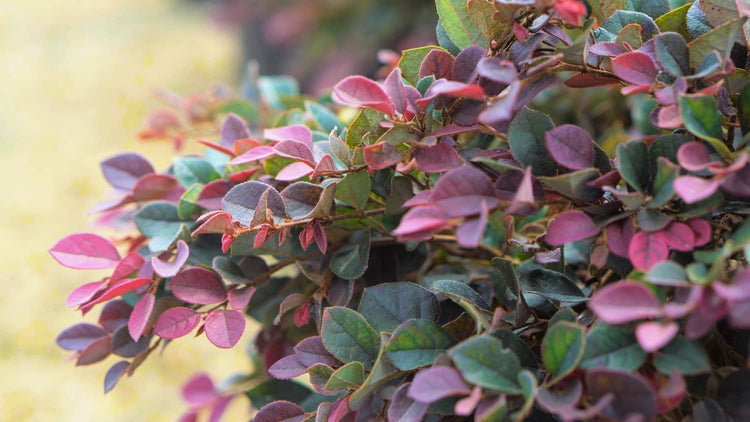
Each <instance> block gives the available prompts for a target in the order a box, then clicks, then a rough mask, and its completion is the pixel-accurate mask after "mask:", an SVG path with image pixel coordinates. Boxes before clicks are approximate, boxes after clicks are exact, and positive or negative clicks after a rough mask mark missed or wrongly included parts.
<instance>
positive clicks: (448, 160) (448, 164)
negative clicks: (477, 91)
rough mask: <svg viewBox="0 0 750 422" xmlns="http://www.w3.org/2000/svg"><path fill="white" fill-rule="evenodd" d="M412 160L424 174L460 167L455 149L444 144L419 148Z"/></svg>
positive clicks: (459, 159) (459, 160) (459, 158)
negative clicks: (415, 161)
mask: <svg viewBox="0 0 750 422" xmlns="http://www.w3.org/2000/svg"><path fill="white" fill-rule="evenodd" d="M433 51H438V50H433ZM399 158H400V157H399ZM414 158H415V159H416V160H417V167H419V169H420V170H422V171H423V172H425V173H442V172H444V171H448V170H451V169H454V168H456V167H460V166H461V157H459V156H458V152H456V148H454V147H452V146H451V145H448V144H445V143H439V144H437V145H434V146H431V147H427V148H420V149H418V150H417V151H416V152H415V153H414Z"/></svg>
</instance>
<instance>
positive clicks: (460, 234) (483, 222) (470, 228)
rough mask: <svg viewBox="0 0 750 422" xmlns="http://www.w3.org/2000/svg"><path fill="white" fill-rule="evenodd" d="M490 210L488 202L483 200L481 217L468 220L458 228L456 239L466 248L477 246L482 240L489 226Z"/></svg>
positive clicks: (480, 209)
mask: <svg viewBox="0 0 750 422" xmlns="http://www.w3.org/2000/svg"><path fill="white" fill-rule="evenodd" d="M488 218H489V210H488V209H487V203H486V202H485V201H482V202H481V203H480V208H479V218H472V219H470V220H466V221H464V222H463V223H461V225H460V226H459V227H458V229H456V241H457V242H458V244H459V245H461V246H462V247H464V248H476V247H477V246H479V243H480V242H481V240H482V235H483V234H484V229H485V227H486V226H487V219H488Z"/></svg>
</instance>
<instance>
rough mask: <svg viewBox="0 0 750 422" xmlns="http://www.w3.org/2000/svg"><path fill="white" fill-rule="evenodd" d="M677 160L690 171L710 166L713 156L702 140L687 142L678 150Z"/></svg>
mask: <svg viewBox="0 0 750 422" xmlns="http://www.w3.org/2000/svg"><path fill="white" fill-rule="evenodd" d="M677 162H679V163H680V166H682V168H684V169H685V170H688V171H700V170H703V169H705V168H707V167H708V164H709V163H710V162H711V157H710V155H709V153H708V148H706V146H705V145H703V144H702V143H700V142H695V141H693V142H687V143H684V144H682V145H681V146H680V148H679V149H678V150H677Z"/></svg>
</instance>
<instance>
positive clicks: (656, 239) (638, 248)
mask: <svg viewBox="0 0 750 422" xmlns="http://www.w3.org/2000/svg"><path fill="white" fill-rule="evenodd" d="M628 257H629V258H630V262H631V263H632V264H633V266H634V267H635V268H637V269H639V270H644V271H645V270H648V269H649V268H651V267H652V266H653V265H654V264H656V263H657V262H659V261H664V260H665V259H667V258H669V248H668V247H667V243H666V242H665V241H664V235H663V234H662V233H659V232H654V233H649V232H646V231H640V232H638V233H636V234H635V235H634V236H633V238H632V239H631V240H630V245H629V246H628Z"/></svg>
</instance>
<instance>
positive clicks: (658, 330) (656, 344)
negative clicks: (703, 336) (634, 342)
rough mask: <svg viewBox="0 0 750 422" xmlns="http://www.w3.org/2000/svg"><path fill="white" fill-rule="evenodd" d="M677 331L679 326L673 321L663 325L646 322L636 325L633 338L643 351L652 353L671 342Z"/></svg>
mask: <svg viewBox="0 0 750 422" xmlns="http://www.w3.org/2000/svg"><path fill="white" fill-rule="evenodd" d="M678 331H680V326H679V325H678V324H677V323H676V322H674V321H670V322H663V323H662V322H656V321H646V322H642V323H640V324H638V327H636V329H635V337H636V338H637V339H638V344H640V345H641V347H642V348H643V350H645V351H646V352H647V353H653V352H656V351H657V350H659V349H661V348H662V347H664V346H666V345H667V344H668V343H669V342H670V341H672V339H673V338H674V336H675V335H677V332H678Z"/></svg>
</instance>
